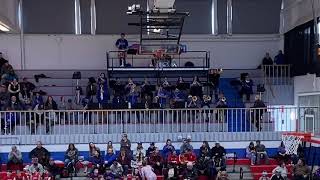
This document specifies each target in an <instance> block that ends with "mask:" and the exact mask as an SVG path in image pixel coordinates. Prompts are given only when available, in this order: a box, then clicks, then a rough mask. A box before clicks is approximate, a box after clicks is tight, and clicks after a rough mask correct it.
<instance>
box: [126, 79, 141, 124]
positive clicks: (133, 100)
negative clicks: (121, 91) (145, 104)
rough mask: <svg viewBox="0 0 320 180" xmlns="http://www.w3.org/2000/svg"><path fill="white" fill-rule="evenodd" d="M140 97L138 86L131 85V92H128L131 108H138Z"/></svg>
mask: <svg viewBox="0 0 320 180" xmlns="http://www.w3.org/2000/svg"><path fill="white" fill-rule="evenodd" d="M138 98H139V93H138V91H137V86H135V85H134V86H131V89H130V91H129V93H128V94H127V102H128V108H129V109H137V104H138ZM138 119H139V118H138Z"/></svg>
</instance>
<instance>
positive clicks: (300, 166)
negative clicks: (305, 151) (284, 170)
mask: <svg viewBox="0 0 320 180" xmlns="http://www.w3.org/2000/svg"><path fill="white" fill-rule="evenodd" d="M309 174H310V168H309V166H308V165H306V162H305V160H304V159H299V160H298V163H297V164H296V165H295V166H294V167H293V179H294V180H304V179H309Z"/></svg>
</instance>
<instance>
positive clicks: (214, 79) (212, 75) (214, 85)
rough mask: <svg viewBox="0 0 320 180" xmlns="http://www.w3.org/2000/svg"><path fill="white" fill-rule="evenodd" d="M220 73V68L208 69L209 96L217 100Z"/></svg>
mask: <svg viewBox="0 0 320 180" xmlns="http://www.w3.org/2000/svg"><path fill="white" fill-rule="evenodd" d="M221 73H222V69H211V70H210V71H209V82H210V89H211V91H210V96H211V97H212V99H213V98H214V99H215V101H217V100H218V94H219V85H220V75H221Z"/></svg>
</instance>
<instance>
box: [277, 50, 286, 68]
mask: <svg viewBox="0 0 320 180" xmlns="http://www.w3.org/2000/svg"><path fill="white" fill-rule="evenodd" d="M274 62H275V63H276V64H277V65H282V64H285V63H286V62H285V57H284V54H283V52H282V50H279V52H278V54H277V55H276V56H275V57H274Z"/></svg>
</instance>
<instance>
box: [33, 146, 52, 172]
mask: <svg viewBox="0 0 320 180" xmlns="http://www.w3.org/2000/svg"><path fill="white" fill-rule="evenodd" d="M34 157H36V158H37V161H38V162H39V163H40V164H42V165H43V166H47V165H48V164H49V159H50V152H49V151H48V150H47V149H46V148H44V147H43V146H42V143H41V141H38V142H37V147H36V148H34V149H33V150H32V151H31V152H30V153H29V158H30V159H32V158H34Z"/></svg>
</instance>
